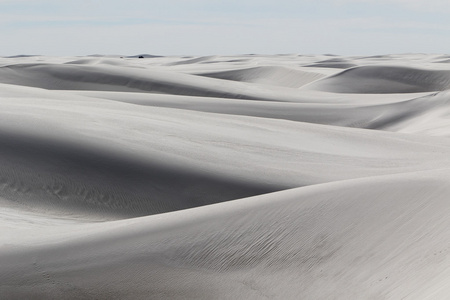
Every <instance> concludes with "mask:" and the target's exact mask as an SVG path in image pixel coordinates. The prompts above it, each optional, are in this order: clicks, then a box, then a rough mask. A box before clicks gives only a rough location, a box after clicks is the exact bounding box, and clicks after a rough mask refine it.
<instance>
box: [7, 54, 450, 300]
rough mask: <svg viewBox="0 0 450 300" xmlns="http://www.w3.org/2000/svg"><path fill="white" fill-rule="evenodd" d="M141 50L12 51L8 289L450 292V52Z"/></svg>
mask: <svg viewBox="0 0 450 300" xmlns="http://www.w3.org/2000/svg"><path fill="white" fill-rule="evenodd" d="M142 56H144V55H142ZM138 57H139V56H136V57H131V56H130V57H124V58H122V57H120V56H101V55H96V56H90V57H42V56H17V57H8V58H6V57H5V58H0V165H1V167H0V206H1V208H2V209H1V212H0V228H1V229H0V230H1V231H0V232H1V233H2V234H0V298H1V299H265V298H269V299H446V297H447V296H448V295H449V294H450V285H449V284H448V282H449V279H450V256H449V253H450V252H449V249H450V246H449V245H450V234H449V232H448V228H450V226H449V225H450V223H449V222H450V221H449V220H450V219H449V218H448V214H449V210H450V202H449V201H448V199H449V197H448V196H449V194H450V181H449V179H448V178H450V177H449V175H450V140H449V139H448V136H450V118H449V116H450V107H449V104H450V92H449V91H447V89H449V88H450V70H448V69H446V66H448V64H446V63H445V62H443V61H444V60H445V59H448V57H445V56H440V55H414V54H411V55H381V56H375V57H339V56H326V55H321V56H319V55H318V56H299V55H294V54H292V55H277V56H267V55H265V56H263V55H242V56H209V57H157V56H151V55H145V56H144V57H145V58H144V59H142V58H141V59H139V58H138ZM355 66H357V67H355ZM342 69H345V70H344V71H342Z"/></svg>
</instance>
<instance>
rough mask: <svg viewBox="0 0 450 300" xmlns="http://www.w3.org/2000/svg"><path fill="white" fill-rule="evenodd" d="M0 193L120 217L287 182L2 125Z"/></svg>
mask: <svg viewBox="0 0 450 300" xmlns="http://www.w3.org/2000/svg"><path fill="white" fill-rule="evenodd" d="M0 163H1V165H2V168H1V169H0V196H1V197H4V198H5V199H7V200H8V201H9V202H10V203H11V204H14V205H19V207H22V208H26V209H30V210H33V211H39V210H45V211H46V213H49V212H52V211H54V212H55V213H58V214H64V215H67V214H68V215H71V214H74V215H77V214H78V215H80V214H81V215H86V216H91V217H94V218H95V217H97V216H102V217H103V218H109V219H115V218H126V217H138V216H145V215H151V214H157V213H164V212H170V211H175V210H181V209H186V208H192V207H198V206H202V205H208V204H213V203H218V202H223V201H227V200H233V199H238V198H243V197H248V196H252V195H258V194H264V193H268V192H273V191H276V190H279V189H281V188H277V187H274V186H270V185H267V184H258V183H255V182H245V181H243V180H242V179H235V178H228V177H226V176H221V175H218V174H207V173H206V172H202V171H200V170H199V169H192V168H188V167H184V166H180V167H178V166H177V167H173V166H169V163H168V162H165V161H157V159H156V158H151V157H150V158H149V159H142V158H141V159H138V158H133V157H130V155H129V154H128V155H125V154H123V153H119V152H118V151H115V152H114V151H110V150H108V149H107V146H106V145H105V146H104V147H102V148H100V147H95V146H92V145H88V144H87V143H83V142H81V143H78V144H75V143H74V142H68V141H62V140H56V139H50V138H47V137H43V138H42V137H36V136H31V135H27V134H20V133H11V132H5V131H2V132H0Z"/></svg>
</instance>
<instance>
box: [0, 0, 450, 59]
mask: <svg viewBox="0 0 450 300" xmlns="http://www.w3.org/2000/svg"><path fill="white" fill-rule="evenodd" d="M449 16H450V2H448V0H278V1H277V0H271V1H266V0H227V1H224V0H223V1H218V0H184V1H183V0H179V1H176V0H166V1H159V0H158V1H155V0H128V1H123V0H109V1H97V0H81V1H80V0H77V1H75V0H64V1H61V0H46V1H45V0H44V1H39V0H37V1H33V0H0V38H1V42H0V56H4V55H16V54H42V55H86V54H97V53H101V54H123V55H131V54H140V53H149V54H159V55H183V54H186V55H187V54H189V55H209V54H243V53H262V54H278V53H299V54H326V53H331V54H343V55H349V54H388V53H406V52H414V53H416V52H424V53H450V18H449Z"/></svg>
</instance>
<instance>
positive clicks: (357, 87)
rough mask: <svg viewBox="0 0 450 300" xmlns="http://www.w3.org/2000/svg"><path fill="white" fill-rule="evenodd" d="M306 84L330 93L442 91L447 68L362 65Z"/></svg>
mask: <svg viewBox="0 0 450 300" xmlns="http://www.w3.org/2000/svg"><path fill="white" fill-rule="evenodd" d="M310 87H314V88H316V89H319V90H324V91H327V92H334V93H361V94H365V93H368V94H393V93H418V92H432V91H443V90H446V89H449V88H450V71H443V70H419V69H415V68H408V67H392V66H364V67H356V68H351V69H349V70H346V71H343V72H342V73H339V74H337V75H335V76H332V77H329V78H326V79H323V80H322V81H319V82H317V83H315V84H313V85H311V86H310Z"/></svg>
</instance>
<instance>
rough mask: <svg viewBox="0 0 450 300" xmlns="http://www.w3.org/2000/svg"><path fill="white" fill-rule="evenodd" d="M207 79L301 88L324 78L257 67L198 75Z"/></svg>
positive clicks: (285, 70)
mask: <svg viewBox="0 0 450 300" xmlns="http://www.w3.org/2000/svg"><path fill="white" fill-rule="evenodd" d="M198 75H201V76H205V77H211V78H217V79H224V80H232V81H244V82H253V83H260V84H270V85H279V86H285V87H291V88H299V87H301V86H304V85H306V84H308V83H310V82H313V81H316V80H317V79H320V78H322V77H324V75H322V74H319V73H314V72H304V71H299V70H294V69H289V68H286V67H274V66H272V67H255V68H249V69H241V70H232V71H223V72H216V73H204V74H198Z"/></svg>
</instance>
